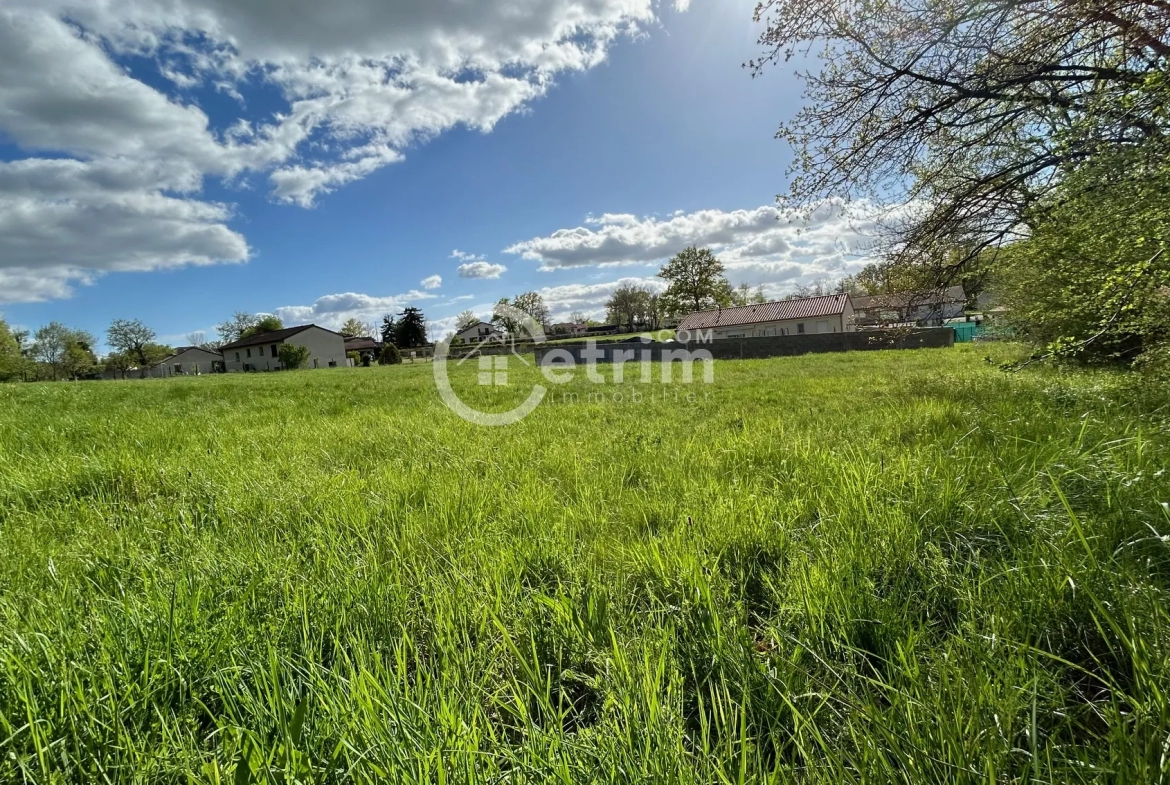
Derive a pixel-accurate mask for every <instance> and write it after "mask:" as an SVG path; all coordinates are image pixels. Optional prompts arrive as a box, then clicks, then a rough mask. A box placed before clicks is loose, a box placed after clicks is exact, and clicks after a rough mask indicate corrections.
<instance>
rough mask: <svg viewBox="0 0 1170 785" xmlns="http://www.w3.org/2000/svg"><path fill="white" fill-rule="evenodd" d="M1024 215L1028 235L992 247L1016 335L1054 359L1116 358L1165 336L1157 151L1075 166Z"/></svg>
mask: <svg viewBox="0 0 1170 785" xmlns="http://www.w3.org/2000/svg"><path fill="white" fill-rule="evenodd" d="M1030 217H1031V219H1032V222H1033V224H1034V229H1033V231H1032V235H1031V237H1030V238H1029V239H1028V240H1026V241H1024V242H1020V243H1017V244H1015V245H1014V246H1012V247H1010V248H1009V249H1007V251H1005V252H1004V253H1003V254H1002V257H1001V259H1000V261H999V265H998V273H997V282H996V290H997V293H998V294H999V295H1000V298H1001V301H1002V303H1003V305H1005V306H1006V307H1007V308H1008V316H1009V319H1010V322H1011V323H1012V324H1013V325H1014V326H1015V327H1016V330H1017V332H1018V334H1020V335H1021V336H1023V337H1025V338H1027V339H1029V340H1030V341H1032V342H1033V343H1034V344H1036V345H1037V346H1041V347H1046V349H1047V351H1050V352H1052V353H1055V354H1056V355H1059V356H1067V357H1075V358H1076V359H1079V360H1082V361H1122V362H1126V363H1128V362H1132V361H1134V360H1135V359H1137V358H1138V357H1139V356H1140V355H1141V354H1142V353H1143V352H1147V351H1149V350H1151V349H1156V348H1157V347H1160V346H1163V345H1164V344H1165V343H1166V342H1167V340H1168V339H1170V248H1168V245H1170V167H1168V166H1167V165H1166V164H1165V163H1164V162H1163V160H1162V159H1161V157H1160V156H1153V157H1151V156H1149V155H1146V154H1145V153H1144V152H1143V151H1126V152H1123V153H1117V154H1114V155H1112V156H1109V157H1108V158H1104V159H1098V160H1097V161H1095V162H1094V163H1092V164H1089V165H1085V166H1083V167H1081V168H1079V169H1078V170H1077V171H1075V172H1073V173H1071V174H1070V175H1069V176H1068V178H1067V179H1066V181H1065V183H1064V185H1063V186H1062V187H1061V189H1060V190H1059V192H1058V195H1057V197H1056V198H1054V199H1052V200H1051V201H1047V202H1045V203H1043V204H1041V205H1038V206H1037V207H1036V208H1035V209H1034V210H1033V211H1032V213H1031V215H1030ZM1159 254H1160V255H1159ZM1158 356H1160V355H1159V354H1158V353H1155V354H1152V355H1150V356H1149V357H1147V361H1149V360H1153V359H1155V358H1156V357H1158Z"/></svg>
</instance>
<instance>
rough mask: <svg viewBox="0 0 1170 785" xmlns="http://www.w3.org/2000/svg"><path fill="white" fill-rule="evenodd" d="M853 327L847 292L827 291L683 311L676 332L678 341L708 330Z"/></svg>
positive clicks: (721, 334) (729, 333)
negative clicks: (770, 300) (688, 311)
mask: <svg viewBox="0 0 1170 785" xmlns="http://www.w3.org/2000/svg"><path fill="white" fill-rule="evenodd" d="M856 329H857V326H856V325H855V324H854V318H853V305H852V303H851V302H850V300H849V295H847V294H830V295H826V296H824V297H801V298H799V299H795V300H779V301H777V302H772V303H760V304H759V305H743V306H737V307H734V308H716V309H715V310H713V311H699V312H697V313H692V314H687V315H686V316H684V317H683V318H682V319H681V320H680V321H679V323H678V330H677V332H676V335H677V336H679V338H678V339H679V340H680V341H681V340H686V339H689V340H701V339H702V338H704V337H706V336H707V335H708V334H709V335H710V336H711V337H712V338H713V339H716V340H718V339H721V338H768V337H773V336H781V335H817V334H822V333H842V332H853V331H855V330H856ZM700 334H701V335H700Z"/></svg>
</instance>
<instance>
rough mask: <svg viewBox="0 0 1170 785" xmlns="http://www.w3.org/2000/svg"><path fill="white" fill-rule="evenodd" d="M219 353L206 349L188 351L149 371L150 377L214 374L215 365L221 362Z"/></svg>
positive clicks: (169, 358)
mask: <svg viewBox="0 0 1170 785" xmlns="http://www.w3.org/2000/svg"><path fill="white" fill-rule="evenodd" d="M222 360H223V358H222V357H221V356H220V355H219V352H209V351H207V350H206V349H188V350H187V351H185V352H180V353H179V354H176V355H175V356H173V357H168V358H167V359H166V360H164V361H163V362H161V363H159V364H158V365H156V366H154V367H153V368H151V369H150V375H151V376H153V377H155V378H166V377H169V376H193V375H195V374H207V373H214V372H215V363H217V362H220V361H222Z"/></svg>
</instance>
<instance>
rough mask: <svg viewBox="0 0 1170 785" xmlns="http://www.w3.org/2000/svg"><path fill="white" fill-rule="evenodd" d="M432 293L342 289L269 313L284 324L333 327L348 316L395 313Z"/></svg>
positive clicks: (373, 317)
mask: <svg viewBox="0 0 1170 785" xmlns="http://www.w3.org/2000/svg"><path fill="white" fill-rule="evenodd" d="M434 297H435V295H433V294H431V293H429V292H420V291H418V290H416V289H412V290H411V291H409V292H405V293H403V294H395V295H386V296H377V295H370V294H359V293H357V292H344V293H342V294H327V295H325V296H324V297H318V298H317V299H316V300H315V301H314V302H313V303H312V304H311V305H282V306H281V307H279V308H275V309H273V313H274V314H276V315H277V316H279V317H280V319H281V321H283V322H284V323H285V325H287V326H292V325H294V324H308V323H313V324H317V325H320V326H322V327H330V328H337V327H340V326H342V325H343V324H345V322H346V321H347V320H348V319H351V318H352V319H358V320H359V321H363V322H369V321H378V320H380V319H381V318H382V317H383V316H385V315H386V314H388V313H391V314H394V313H398V312H399V311H401V310H402V309H403V308H405V307H406V306H408V305H411V304H413V303H417V302H418V301H420V300H430V299H433V298H434Z"/></svg>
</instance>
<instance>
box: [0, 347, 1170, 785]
mask: <svg viewBox="0 0 1170 785" xmlns="http://www.w3.org/2000/svg"><path fill="white" fill-rule="evenodd" d="M989 351H992V352H995V351H1002V350H1001V349H1000V347H998V346H992V347H990V348H989V347H986V346H969V347H964V348H957V349H955V350H949V351H948V350H925V351H920V352H898V353H883V352H872V353H871V352H854V353H849V354H835V355H818V356H807V357H801V358H780V359H773V360H743V361H733V362H719V363H717V364H716V380H717V384H716V385H715V386H714V387H712V388H710V389H711V391H712V392H713V396H712V398H711V399H710V400H704V399H703V396H702V395H701V394H700V395H699V397H698V402H697V403H689V404H688V403H685V402H682V403H677V404H676V403H673V402H671V403H668V404H663V403H662V402H661V401H658V402H656V403H654V404H652V405H643V406H639V405H631V404H630V403H628V398H627V403H625V404H620V405H619V404H612V405H609V404H604V405H599V404H595V403H587V402H585V399H584V395H585V394H586V393H589V392H596V391H597V389H598V386H597V385H593V384H590V383H589V382H588V381H587V380H586V379H585V378H584V377H582V378H580V379H578V380H576V381H574V382H573V383H571V384H568V385H564V386H563V387H560V388H558V392H560V391H562V390H563V391H566V392H572V393H577V394H579V395H581V396H582V398H581V401H580V402H579V403H576V404H560V403H558V404H556V405H548V404H546V405H542V406H541V407H540V408H538V409H537V410H536V411H535V412H534V413H533V414H532V415H530V416H529V417H528V418H527V419H525V420H524V421H522V422H521V423H519V424H517V425H515V426H511V427H508V428H494V429H485V428H479V427H476V426H473V425H470V424H468V423H465V422H463V421H462V420H459V419H458V418H457V417H455V416H454V415H453V414H452V413H451V412H449V411H448V410H447V409H446V408H445V407H444V406H443V405H442V403H441V402H440V401H439V398H438V396H437V395H436V394H435V392H434V382H433V378H432V369H431V367H429V366H427V365H418V366H403V367H398V368H393V369H373V370H371V371H369V372H364V373H350V372H338V373H314V374H251V375H243V374H228V375H216V376H205V377H202V378H199V379H195V378H176V379H170V380H167V381H166V382H165V383H159V384H137V385H122V384H90V385H55V386H54V385H8V386H4V387H2V388H0V399H2V402H3V405H2V406H0V506H2V507H0V508H2V509H3V510H4V515H3V518H2V519H0V527H2V532H3V543H4V544H3V554H4V555H3V558H2V559H0V586H2V587H3V591H0V748H2V749H3V754H2V755H0V781H3V782H30V783H31V782H53V783H62V784H63V785H67V784H68V783H93V782H133V781H144V782H145V781H149V782H219V783H228V782H245V781H248V782H266V783H276V782H283V783H291V782H347V783H350V782H352V783H367V784H369V785H373V783H383V782H402V783H406V782H443V781H446V782H460V783H472V782H475V783H488V782H500V783H503V782H516V783H520V782H524V783H544V782H562V783H568V782H589V783H592V782H597V783H603V782H629V783H672V784H677V785H684V784H685V785H700V784H705V783H772V782H775V783H786V782H800V783H809V785H829V784H830V783H831V784H832V785H839V784H840V783H863V782H867V783H869V782H872V783H888V782H902V783H934V782H937V783H943V782H946V783H951V782H964V783H967V782H969V783H976V782H979V783H982V782H995V783H1000V782H1003V783H1036V782H1045V783H1081V782H1085V783H1088V782H1118V783H1147V782H1149V783H1154V782H1159V781H1162V780H1163V779H1164V777H1163V771H1164V766H1165V763H1164V754H1165V753H1164V749H1165V746H1164V745H1165V740H1166V738H1167V735H1168V733H1170V697H1168V694H1167V690H1166V685H1167V684H1168V683H1170V656H1168V652H1170V602H1168V598H1170V553H1168V550H1167V547H1166V543H1165V539H1164V538H1166V537H1167V535H1170V518H1168V517H1167V515H1166V513H1165V512H1164V510H1163V508H1162V507H1161V505H1160V504H1159V502H1160V501H1161V500H1166V499H1168V498H1170V479H1168V477H1167V474H1166V473H1164V472H1162V471H1161V470H1162V469H1163V468H1164V467H1165V466H1167V465H1170V429H1168V428H1167V427H1166V412H1167V411H1170V407H1168V404H1170V400H1168V399H1167V393H1166V389H1165V388H1164V387H1156V386H1154V385H1130V380H1129V379H1128V378H1127V376H1125V375H1121V374H1113V373H1105V372H1096V371H1088V372H1083V373H1079V374H1068V373H1065V372H1063V371H1061V370H1059V369H1048V368H1043V367H1040V368H1036V369H1035V372H1029V373H1024V374H1014V375H1006V374H1002V373H1000V372H999V371H997V370H996V368H995V367H994V366H993V365H990V364H988V363H986V362H984V359H983V358H984V355H985V354H987V353H988V352H989ZM478 372H479V369H478V367H477V365H476V363H474V362H471V363H466V364H465V365H464V366H462V367H460V368H452V373H453V374H455V375H457V376H459V377H460V378H459V379H457V380H456V381H467V382H468V384H469V388H471V389H475V390H478V395H479V397H478V398H474V399H469V403H472V404H473V405H477V406H480V407H484V406H489V405H490V404H491V402H492V400H493V399H494V396H496V395H498V393H499V390H498V389H493V388H490V387H478V386H477V385H476V383H475V377H476V374H477V373H478ZM508 372H509V384H511V385H525V387H526V389H529V388H530V385H531V384H534V383H538V382H540V381H541V380H542V379H543V377H542V376H541V374H540V372H539V369H536V368H527V367H525V366H523V365H522V364H520V363H515V364H513V365H510V366H509V369H508ZM601 372H602V373H604V374H606V375H607V376H608V375H609V370H608V369H606V368H605V367H602V368H601ZM513 376H514V377H515V378H512V377H513ZM655 376H657V373H656V374H655ZM463 377H466V378H465V379H464V378H463ZM631 377H636V375H635V374H630V373H628V372H627V374H626V379H627V381H626V382H625V383H623V384H622V385H613V386H608V385H607V387H608V388H610V389H612V390H614V391H617V390H620V391H622V392H623V393H626V394H627V395H628V394H629V393H631V392H632V391H634V390H636V389H642V390H643V391H645V390H646V386H644V385H640V384H639V383H637V382H636V381H631ZM1127 385H1128V386H1127ZM652 387H654V388H655V389H657V388H658V385H652ZM688 389H692V390H696V391H698V392H700V393H702V392H703V391H704V390H703V386H701V385H698V386H695V387H691V388H688ZM391 436H393V437H394V438H390V437H391Z"/></svg>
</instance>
